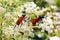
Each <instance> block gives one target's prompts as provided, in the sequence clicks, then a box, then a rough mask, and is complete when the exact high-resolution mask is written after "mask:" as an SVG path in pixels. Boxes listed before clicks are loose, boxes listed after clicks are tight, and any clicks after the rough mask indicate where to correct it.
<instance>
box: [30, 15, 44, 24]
mask: <svg viewBox="0 0 60 40" xmlns="http://www.w3.org/2000/svg"><path fill="white" fill-rule="evenodd" d="M42 18H44V16H39V17H38V18H36V19H33V20H31V23H32V24H36V22H38V21H39V20H41V19H42Z"/></svg>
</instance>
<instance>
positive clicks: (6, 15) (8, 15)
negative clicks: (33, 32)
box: [5, 12, 13, 20]
mask: <svg viewBox="0 0 60 40" xmlns="http://www.w3.org/2000/svg"><path fill="white" fill-rule="evenodd" d="M5 18H6V19H8V20H10V19H12V18H13V16H12V15H11V14H10V13H9V12H8V13H6V14H5Z"/></svg>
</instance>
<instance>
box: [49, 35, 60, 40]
mask: <svg viewBox="0 0 60 40" xmlns="http://www.w3.org/2000/svg"><path fill="white" fill-rule="evenodd" d="M50 40H60V38H59V37H58V36H54V37H50Z"/></svg>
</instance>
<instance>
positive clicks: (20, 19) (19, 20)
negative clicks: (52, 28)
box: [16, 14, 25, 25]
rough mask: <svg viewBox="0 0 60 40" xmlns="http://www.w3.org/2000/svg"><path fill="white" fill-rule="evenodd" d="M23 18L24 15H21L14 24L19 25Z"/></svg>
mask: <svg viewBox="0 0 60 40" xmlns="http://www.w3.org/2000/svg"><path fill="white" fill-rule="evenodd" d="M24 17H25V14H23V15H22V16H21V17H19V18H18V20H17V22H16V24H17V25H19V24H20V23H21V22H22V20H23V19H24Z"/></svg>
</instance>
